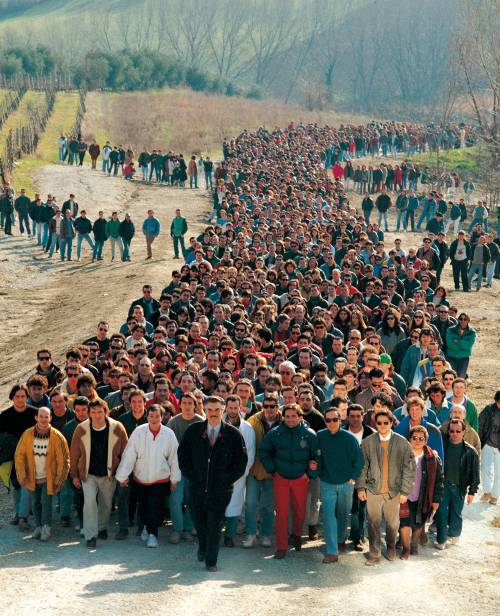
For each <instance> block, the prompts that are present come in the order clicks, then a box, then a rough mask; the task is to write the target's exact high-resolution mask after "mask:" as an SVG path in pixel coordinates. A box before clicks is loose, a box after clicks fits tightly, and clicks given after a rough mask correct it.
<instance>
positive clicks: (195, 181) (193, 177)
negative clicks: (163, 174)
mask: <svg viewBox="0 0 500 616" xmlns="http://www.w3.org/2000/svg"><path fill="white" fill-rule="evenodd" d="M193 184H194V187H195V188H198V174H197V173H195V174H194V175H190V176H189V188H193Z"/></svg>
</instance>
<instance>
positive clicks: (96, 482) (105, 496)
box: [82, 475, 116, 541]
mask: <svg viewBox="0 0 500 616" xmlns="http://www.w3.org/2000/svg"><path fill="white" fill-rule="evenodd" d="M115 487H116V479H115V478H114V477H108V476H106V477H96V476H95V475H87V479H86V481H83V482H82V488H83V498H84V502H83V534H84V535H85V539H86V540H87V541H88V540H89V539H93V538H97V533H98V532H99V531H101V530H107V528H108V523H109V516H110V514H111V505H112V502H113V494H114V493H115ZM97 497H99V502H97Z"/></svg>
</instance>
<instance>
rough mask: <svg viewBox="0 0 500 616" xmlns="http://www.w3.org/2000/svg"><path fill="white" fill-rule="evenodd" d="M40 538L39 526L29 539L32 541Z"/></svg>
mask: <svg viewBox="0 0 500 616" xmlns="http://www.w3.org/2000/svg"><path fill="white" fill-rule="evenodd" d="M41 536H42V527H41V526H37V527H36V528H35V530H34V531H33V532H32V533H31V538H32V539H40V537H41Z"/></svg>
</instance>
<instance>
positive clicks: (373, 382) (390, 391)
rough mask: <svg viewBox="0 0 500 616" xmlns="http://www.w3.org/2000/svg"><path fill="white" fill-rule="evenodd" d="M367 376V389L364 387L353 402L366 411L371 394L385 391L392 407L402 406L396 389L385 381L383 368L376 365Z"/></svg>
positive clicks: (370, 403)
mask: <svg viewBox="0 0 500 616" xmlns="http://www.w3.org/2000/svg"><path fill="white" fill-rule="evenodd" d="M377 365H378V359H377ZM369 377H370V387H368V389H365V390H364V391H362V392H361V393H359V394H358V395H357V396H356V397H355V399H354V402H355V403H356V404H360V405H361V406H362V407H363V409H364V410H365V411H368V410H369V409H371V407H372V398H373V396H374V395H375V394H378V393H385V394H386V395H387V396H389V397H390V400H391V401H392V408H397V407H399V406H402V404H403V401H402V400H401V398H400V396H399V394H398V392H397V391H396V389H395V388H393V387H391V386H390V385H389V383H387V381H386V380H385V376H384V372H383V370H381V369H380V368H378V367H377V368H372V369H371V370H370V372H369Z"/></svg>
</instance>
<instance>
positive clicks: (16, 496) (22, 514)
mask: <svg viewBox="0 0 500 616" xmlns="http://www.w3.org/2000/svg"><path fill="white" fill-rule="evenodd" d="M10 487H11V491H12V500H13V503H14V514H15V515H17V516H18V517H19V518H28V515H29V512H30V493H29V491H28V489H27V488H23V487H22V486H20V487H15V486H14V485H13V484H12V480H11V486H10Z"/></svg>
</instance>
